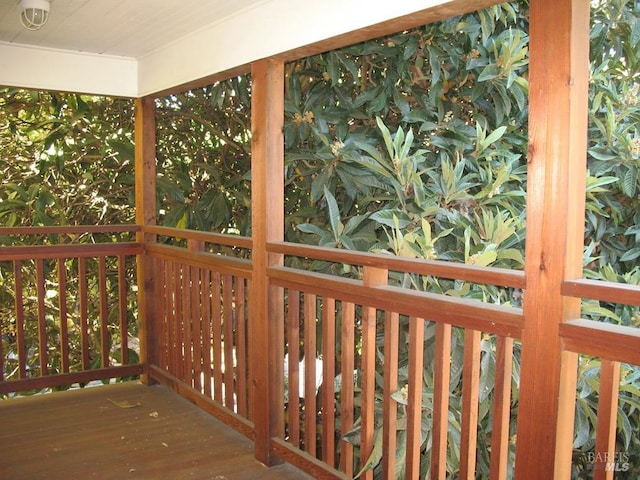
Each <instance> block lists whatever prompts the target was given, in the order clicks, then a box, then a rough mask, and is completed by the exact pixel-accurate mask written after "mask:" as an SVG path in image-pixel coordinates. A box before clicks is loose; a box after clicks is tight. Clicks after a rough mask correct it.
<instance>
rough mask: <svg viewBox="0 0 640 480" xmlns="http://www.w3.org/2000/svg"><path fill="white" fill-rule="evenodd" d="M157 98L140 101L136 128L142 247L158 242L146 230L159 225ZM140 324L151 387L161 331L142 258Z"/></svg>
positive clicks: (148, 266)
mask: <svg viewBox="0 0 640 480" xmlns="http://www.w3.org/2000/svg"><path fill="white" fill-rule="evenodd" d="M155 114H156V111H155V103H154V99H153V98H149V97H145V98H138V99H136V124H135V144H136V145H135V189H136V224H137V225H138V226H140V227H142V230H141V231H140V232H139V233H138V235H137V240H138V242H140V243H142V244H146V243H152V242H155V235H149V234H146V233H145V232H144V227H146V226H148V225H155V223H156V118H155ZM137 276H138V321H139V323H140V324H139V337H140V358H141V361H142V362H143V364H144V372H145V373H144V374H143V375H142V381H143V382H144V383H146V384H149V383H151V379H150V377H149V366H150V365H157V364H158V359H159V358H160V356H159V353H160V352H158V342H157V341H156V340H157V338H156V337H157V329H156V328H155V325H154V319H155V315H154V302H155V301H156V300H157V299H154V298H153V292H154V276H153V271H152V264H151V262H150V259H149V258H148V257H147V256H146V255H145V254H144V253H142V254H141V255H139V256H138V268H137Z"/></svg>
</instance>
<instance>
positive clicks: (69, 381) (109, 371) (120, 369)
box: [0, 364, 143, 395]
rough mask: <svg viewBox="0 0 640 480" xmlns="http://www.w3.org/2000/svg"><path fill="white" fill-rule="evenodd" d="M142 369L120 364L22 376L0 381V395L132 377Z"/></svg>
mask: <svg viewBox="0 0 640 480" xmlns="http://www.w3.org/2000/svg"><path fill="white" fill-rule="evenodd" d="M142 371H143V366H142V365H141V364H135V365H122V366H116V367H107V368H100V369H96V370H87V371H83V372H74V373H61V374H58V375H48V376H46V377H34V378H23V379H19V380H9V381H4V382H0V395H5V394H7V393H11V392H23V391H27V390H40V389H43V388H53V387H60V386H63V385H73V384H75V383H88V382H92V381H95V380H108V379H110V378H123V377H134V376H137V375H140V374H141V373H142Z"/></svg>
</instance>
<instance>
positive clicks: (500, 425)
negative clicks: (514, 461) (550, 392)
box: [490, 335, 575, 480]
mask: <svg viewBox="0 0 640 480" xmlns="http://www.w3.org/2000/svg"><path fill="white" fill-rule="evenodd" d="M512 371H513V338H509V337H504V336H502V335H500V336H498V338H497V340H496V376H495V387H494V400H493V416H492V418H493V425H492V432H491V471H490V479H491V480H507V472H508V460H509V427H510V423H511V374H512ZM574 397H575V390H574Z"/></svg>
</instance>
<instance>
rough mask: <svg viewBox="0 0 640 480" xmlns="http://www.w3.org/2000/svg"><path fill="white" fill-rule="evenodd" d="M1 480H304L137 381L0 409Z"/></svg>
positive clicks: (159, 389)
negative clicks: (267, 463) (264, 460)
mask: <svg viewBox="0 0 640 480" xmlns="http://www.w3.org/2000/svg"><path fill="white" fill-rule="evenodd" d="M0 452H2V454H1V456H0V458H1V460H0V478H6V479H12V480H21V479H25V480H28V479H37V478H47V479H51V480H53V479H69V478H78V479H80V478H83V479H84V478H98V479H118V480H120V479H124V478H132V479H133V478H142V479H154V480H155V479H171V480H182V479H211V480H234V479H254V478H260V479H263V480H270V479H274V480H275V479H284V480H289V479H290V480H294V479H296V480H299V479H310V478H311V477H309V476H307V475H305V474H303V473H301V472H300V471H299V470H296V469H295V468H293V467H292V466H290V465H286V464H285V465H279V466H276V467H272V468H266V467H265V466H263V465H262V464H260V463H259V462H257V461H256V460H255V459H254V456H253V445H252V442H251V441H250V440H249V439H247V438H246V437H244V436H242V435H241V434H239V433H237V432H235V431H234V430H232V429H230V428H229V427H227V426H226V425H225V424H223V423H222V422H220V421H218V420H216V419H215V418H213V417H212V416H210V415H209V414H207V413H206V412H204V411H202V410H201V409H199V408H198V407H197V406H195V405H193V404H192V403H190V402H189V401H188V400H185V399H184V398H182V397H180V396H179V395H177V394H175V393H173V392H172V391H171V390H169V389H167V388H166V387H163V386H153V387H147V386H144V385H141V384H139V383H136V382H129V383H121V384H115V385H107V386H103V387H93V388H86V389H81V390H72V391H65V392H59V393H54V394H50V395H40V396H34V397H28V398H20V399H12V400H5V401H2V402H0Z"/></svg>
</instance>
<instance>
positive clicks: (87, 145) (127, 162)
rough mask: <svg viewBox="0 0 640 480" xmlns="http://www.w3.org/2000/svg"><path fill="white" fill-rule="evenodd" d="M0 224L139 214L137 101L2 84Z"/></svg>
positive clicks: (103, 220)
mask: <svg viewBox="0 0 640 480" xmlns="http://www.w3.org/2000/svg"><path fill="white" fill-rule="evenodd" d="M0 150H1V151H2V155H3V160H4V161H3V162H2V164H1V165H0V175H1V176H2V188H1V189H0V224H2V225H4V226H20V225H22V226H29V225H67V224H85V225H92V224H103V225H105V224H120V223H131V222H132V221H133V218H134V209H133V203H134V195H133V181H134V179H133V162H134V156H133V103H132V101H131V100H124V99H113V98H104V97H95V96H87V95H79V94H70V93H53V92H29V91H24V90H16V89H9V88H4V89H0Z"/></svg>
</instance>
